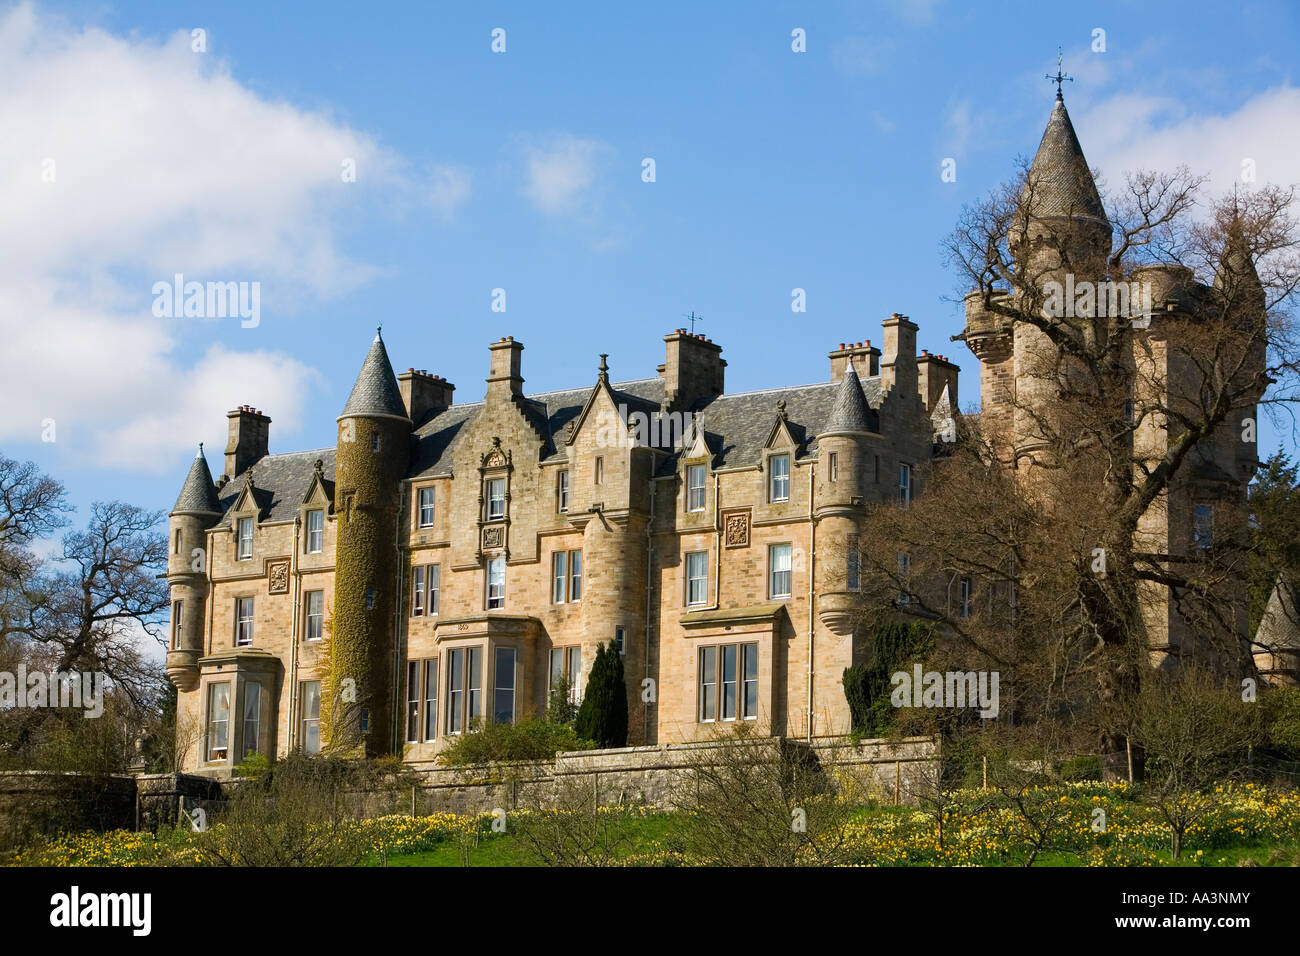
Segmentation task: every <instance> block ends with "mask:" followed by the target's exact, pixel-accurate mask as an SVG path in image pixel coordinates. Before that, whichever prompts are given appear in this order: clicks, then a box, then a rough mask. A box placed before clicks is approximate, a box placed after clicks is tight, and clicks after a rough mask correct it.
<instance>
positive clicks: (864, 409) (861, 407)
mask: <svg viewBox="0 0 1300 956" xmlns="http://www.w3.org/2000/svg"><path fill="white" fill-rule="evenodd" d="M869 431H871V408H870V407H869V406H868V405H867V397H866V395H864V394H863V393H862V382H861V381H860V380H859V378H858V373H857V370H856V369H855V368H854V367H853V363H852V362H850V363H848V365H847V367H846V368H845V369H844V377H843V378H842V379H840V387H839V389H838V390H837V391H836V393H835V404H834V405H833V406H832V407H831V414H830V418H829V419H828V420H827V422H826V426H825V428H824V429H823V430H822V431H821V432H819V433H818V434H821V435H858V434H862V433H863V432H869Z"/></svg>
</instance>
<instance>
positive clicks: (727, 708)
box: [722, 644, 736, 720]
mask: <svg viewBox="0 0 1300 956" xmlns="http://www.w3.org/2000/svg"><path fill="white" fill-rule="evenodd" d="M722 719H723V720H735V719H736V645H735V644H724V645H723V647H722Z"/></svg>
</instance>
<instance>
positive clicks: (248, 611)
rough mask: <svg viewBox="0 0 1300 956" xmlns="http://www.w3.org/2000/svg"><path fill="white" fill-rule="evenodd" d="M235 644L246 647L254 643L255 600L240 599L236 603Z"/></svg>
mask: <svg viewBox="0 0 1300 956" xmlns="http://www.w3.org/2000/svg"><path fill="white" fill-rule="evenodd" d="M235 615H236V620H235V643H236V644H237V645H239V646H241V647H242V646H245V645H248V644H252V643H253V599H252V598H238V599H237V600H236V601H235Z"/></svg>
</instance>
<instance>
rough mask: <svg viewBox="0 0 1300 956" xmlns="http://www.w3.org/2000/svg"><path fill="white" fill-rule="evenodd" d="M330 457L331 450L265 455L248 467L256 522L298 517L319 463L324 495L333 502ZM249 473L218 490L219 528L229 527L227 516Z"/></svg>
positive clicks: (332, 478)
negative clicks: (257, 517) (251, 474)
mask: <svg viewBox="0 0 1300 956" xmlns="http://www.w3.org/2000/svg"><path fill="white" fill-rule="evenodd" d="M334 456H335V449H333V448H318V449H316V450H315V451H296V452H290V453H289V454H285V455H267V456H266V457H264V458H260V459H258V460H257V461H256V462H255V463H254V464H253V466H252V469H251V470H252V472H253V500H254V501H256V502H257V507H258V510H259V518H260V520H262V521H292V520H293V517H294V515H296V514H297V513H298V508H299V506H300V505H301V504H302V500H303V498H305V497H306V495H307V489H308V488H310V487H311V481H312V476H313V475H315V473H316V462H317V460H319V461H320V462H321V473H322V476H323V478H324V480H325V495H326V497H328V498H329V499H330V500H331V501H333V500H334ZM248 471H249V469H244V471H243V472H241V473H240V474H239V475H238V476H236V477H235V478H233V479H231V480H230V481H228V482H226V486H225V487H224V488H222V489H221V511H222V513H223V514H227V517H226V518H224V519H223V520H222V521H221V522H220V524H221V525H228V524H229V523H230V521H229V517H228V512H229V511H230V508H231V506H233V505H234V503H235V502H236V501H238V500H239V496H240V494H242V493H243V490H244V483H245V481H244V479H245V477H246V476H247V474H248Z"/></svg>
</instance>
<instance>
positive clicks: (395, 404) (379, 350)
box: [339, 332, 408, 418]
mask: <svg viewBox="0 0 1300 956" xmlns="http://www.w3.org/2000/svg"><path fill="white" fill-rule="evenodd" d="M352 416H357V417H362V418H408V416H407V414H406V405H405V404H403V402H402V392H401V389H399V388H398V387H397V376H395V375H394V374H393V365H392V363H391V362H389V360H388V350H387V349H385V348H384V340H383V338H382V337H381V336H380V334H379V333H378V332H375V340H374V341H373V342H371V343H370V351H369V352H367V353H366V360H365V362H363V363H362V364H361V374H359V375H358V376H357V381H356V384H355V385H353V386H352V394H351V395H349V396H348V402H347V404H346V405H344V406H343V414H341V415H339V418H349V417H352Z"/></svg>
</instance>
